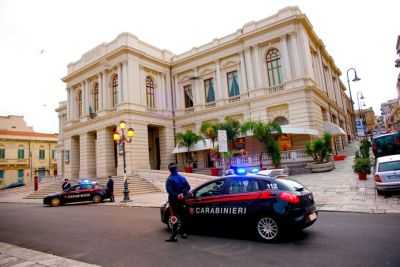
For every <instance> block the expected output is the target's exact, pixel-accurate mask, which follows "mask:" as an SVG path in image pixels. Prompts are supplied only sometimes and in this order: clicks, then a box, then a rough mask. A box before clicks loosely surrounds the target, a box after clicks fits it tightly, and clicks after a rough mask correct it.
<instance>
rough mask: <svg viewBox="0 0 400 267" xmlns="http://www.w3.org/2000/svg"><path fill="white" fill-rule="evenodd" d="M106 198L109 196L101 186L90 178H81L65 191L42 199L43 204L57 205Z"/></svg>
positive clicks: (97, 200)
mask: <svg viewBox="0 0 400 267" xmlns="http://www.w3.org/2000/svg"><path fill="white" fill-rule="evenodd" d="M107 198H109V196H108V195H107V191H106V190H105V189H104V188H103V187H101V186H99V185H97V184H96V183H94V182H92V181H90V180H82V181H80V182H79V184H75V185H72V186H71V188H70V189H69V190H68V191H66V192H62V193H54V194H50V195H47V196H46V197H45V198H44V199H43V204H44V205H50V206H52V207H58V206H60V205H64V204H66V203H74V202H83V201H91V202H94V203H100V202H102V201H103V200H104V199H107Z"/></svg>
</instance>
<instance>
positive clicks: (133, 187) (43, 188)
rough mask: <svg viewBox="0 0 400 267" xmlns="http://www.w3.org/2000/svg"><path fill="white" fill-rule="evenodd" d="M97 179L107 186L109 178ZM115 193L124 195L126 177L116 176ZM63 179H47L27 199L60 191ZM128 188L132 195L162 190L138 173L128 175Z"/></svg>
mask: <svg viewBox="0 0 400 267" xmlns="http://www.w3.org/2000/svg"><path fill="white" fill-rule="evenodd" d="M93 180H95V181H97V183H98V184H99V185H102V186H105V185H106V184H107V180H108V178H97V179H93ZM113 180H114V195H115V196H122V195H123V190H124V179H123V177H121V176H114V177H113ZM62 183H63V180H59V179H57V180H54V181H52V182H50V181H47V182H46V183H44V184H40V186H39V190H38V191H36V192H33V193H31V194H29V195H28V196H26V197H25V198H27V199H42V198H44V197H45V196H47V195H48V194H51V193H55V192H60V191H61V185H62ZM74 183H77V180H71V184H74ZM128 188H129V194H130V195H136V194H145V193H154V192H160V191H161V190H160V189H159V188H157V187H156V186H155V185H153V184H152V183H151V182H149V181H147V180H146V179H143V178H141V177H140V176H138V175H134V176H130V177H128Z"/></svg>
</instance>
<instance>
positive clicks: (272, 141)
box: [241, 121, 282, 169]
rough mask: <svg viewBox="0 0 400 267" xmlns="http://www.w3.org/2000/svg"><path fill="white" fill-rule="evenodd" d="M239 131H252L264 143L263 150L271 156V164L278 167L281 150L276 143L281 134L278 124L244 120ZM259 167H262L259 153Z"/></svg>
mask: <svg viewBox="0 0 400 267" xmlns="http://www.w3.org/2000/svg"><path fill="white" fill-rule="evenodd" d="M241 132H242V133H247V132H252V134H253V136H254V137H255V138H257V140H258V141H260V142H261V143H263V144H264V149H265V152H266V153H268V154H269V155H270V156H271V158H272V164H273V165H274V167H275V168H278V167H279V166H280V163H281V151H280V148H279V144H278V137H279V135H281V134H282V129H281V127H280V125H279V124H277V123H275V122H272V123H264V122H261V121H246V122H245V123H243V125H242V126H241ZM259 161H260V169H262V167H263V166H262V154H261V153H260V159H259Z"/></svg>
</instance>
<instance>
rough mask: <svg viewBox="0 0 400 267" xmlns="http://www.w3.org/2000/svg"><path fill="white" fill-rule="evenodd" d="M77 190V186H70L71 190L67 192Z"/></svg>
mask: <svg viewBox="0 0 400 267" xmlns="http://www.w3.org/2000/svg"><path fill="white" fill-rule="evenodd" d="M78 189H79V185H78V184H76V185H73V186H71V188H70V189H69V191H76V190H78Z"/></svg>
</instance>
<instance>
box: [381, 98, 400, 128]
mask: <svg viewBox="0 0 400 267" xmlns="http://www.w3.org/2000/svg"><path fill="white" fill-rule="evenodd" d="M397 106H399V102H398V100H397V99H390V100H388V101H386V102H384V103H382V104H381V115H382V116H383V119H384V123H385V129H386V131H389V130H390V129H391V127H392V124H393V123H392V119H391V114H392V112H393V111H394V110H395V108H396V107H397Z"/></svg>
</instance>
